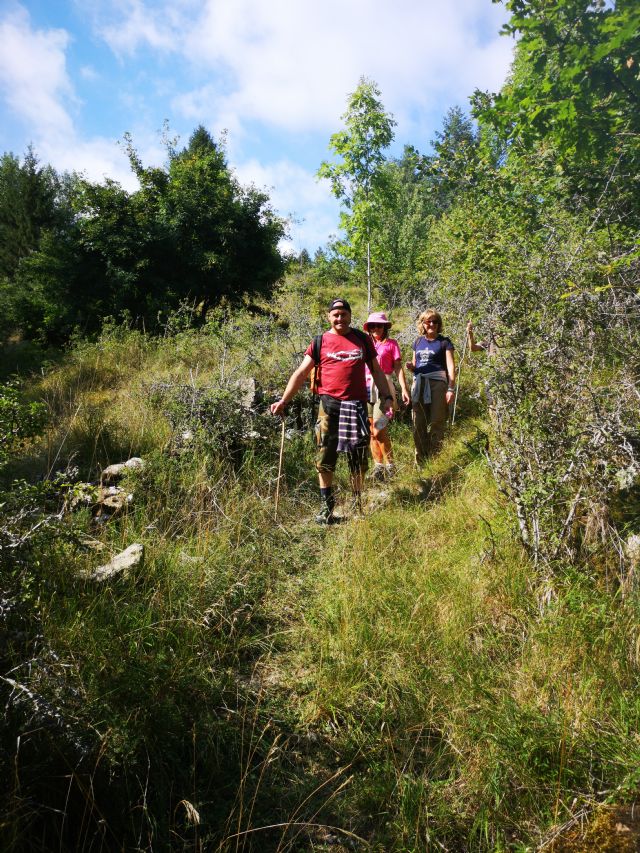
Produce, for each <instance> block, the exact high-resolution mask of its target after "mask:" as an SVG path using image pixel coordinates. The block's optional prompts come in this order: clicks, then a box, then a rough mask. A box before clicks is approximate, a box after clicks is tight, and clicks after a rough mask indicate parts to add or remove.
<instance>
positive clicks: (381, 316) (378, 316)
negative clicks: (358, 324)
mask: <svg viewBox="0 0 640 853" xmlns="http://www.w3.org/2000/svg"><path fill="white" fill-rule="evenodd" d="M376 323H377V324H378V325H380V323H382V324H384V325H385V326H388V328H391V327H392V326H393V323H392V322H391V320H389V319H388V318H387V315H386V314H385V313H384V311H374V312H373V314H369V316H368V317H367V322H366V323H363V324H362V328H363V329H364V331H365V332H368V331H369V326H370V325H374V326H375V324H376Z"/></svg>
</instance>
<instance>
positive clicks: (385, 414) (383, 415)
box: [362, 311, 411, 482]
mask: <svg viewBox="0 0 640 853" xmlns="http://www.w3.org/2000/svg"><path fill="white" fill-rule="evenodd" d="M362 328H363V329H364V331H365V332H368V333H369V335H371V340H372V341H373V345H374V346H375V348H376V353H377V355H378V362H379V363H380V367H381V368H382V372H383V373H384V374H385V375H386V377H387V382H388V383H389V393H390V394H391V395H392V396H393V409H397V404H396V389H395V385H394V384H393V381H392V379H391V377H392V376H393V374H394V373H395V374H396V376H397V377H398V381H399V383H400V388H401V390H402V402H403V403H404V404H405V406H408V405H409V403H410V401H411V397H410V396H409V390H408V388H407V381H406V379H405V376H404V370H403V367H402V354H401V352H400V347H399V346H398V342H397V341H396V340H394V339H393V338H390V337H389V329H390V328H391V322H390V321H389V320H388V318H387V315H386V314H385V313H384V311H374V313H373V314H369V316H368V318H367V322H366V323H364V324H363V326H362ZM367 388H368V391H369V424H370V425H371V445H370V446H371V455H372V456H373V460H374V462H375V468H374V470H373V479H374V480H376V481H378V482H380V481H382V480H384V479H385V478H386V477H393V475H394V474H395V466H394V464H393V451H392V450H391V439H390V438H389V427H388V423H389V420H390V418H391V417H393V409H389V410H385V409H384V405H385V403H384V401H381V400H380V395H379V394H378V390H377V388H376V386H375V385H374V383H373V381H372V378H371V374H370V373H369V369H368V368H367Z"/></svg>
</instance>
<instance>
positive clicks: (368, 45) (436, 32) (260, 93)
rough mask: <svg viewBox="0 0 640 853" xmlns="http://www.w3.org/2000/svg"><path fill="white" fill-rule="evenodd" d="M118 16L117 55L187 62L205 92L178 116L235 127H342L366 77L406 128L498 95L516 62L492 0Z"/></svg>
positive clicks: (114, 28) (265, 5)
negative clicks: (148, 52) (155, 53)
mask: <svg viewBox="0 0 640 853" xmlns="http://www.w3.org/2000/svg"><path fill="white" fill-rule="evenodd" d="M96 2H98V0H96ZM101 2H102V3H104V0H101ZM105 8H108V9H109V10H110V12H111V14H114V4H113V3H109V4H106V6H105ZM115 13H116V16H117V19H116V20H113V22H112V23H111V24H110V25H109V26H108V27H103V28H102V34H103V36H104V37H105V38H106V39H107V40H108V42H109V44H110V45H111V47H112V49H113V50H114V51H116V52H117V53H119V54H122V52H123V51H129V52H131V51H134V50H135V49H136V48H138V47H140V46H141V45H147V46H151V47H154V48H157V49H158V50H161V51H167V50H172V51H178V52H179V53H181V55H182V58H183V60H184V61H185V62H187V63H189V65H190V67H191V72H190V76H194V77H198V76H199V78H200V82H199V83H198V84H197V85H196V86H194V87H192V88H191V89H190V90H189V91H184V92H183V93H182V94H181V95H179V96H177V97H176V98H175V99H174V102H173V103H174V106H175V107H176V108H177V109H179V110H180V111H181V113H182V115H183V116H184V117H186V118H194V117H196V116H202V115H206V116H210V117H211V122H212V123H214V124H216V125H218V126H221V125H222V126H225V127H230V128H235V127H237V128H240V127H241V126H242V124H243V123H245V122H247V121H258V122H264V123H266V124H268V125H271V126H273V127H277V128H281V129H284V130H288V131H301V130H305V131H313V130H323V131H326V130H327V129H330V128H335V126H336V124H337V121H338V119H339V116H340V115H341V114H342V113H343V112H344V110H345V102H346V95H347V93H348V92H351V91H353V89H354V88H355V87H356V85H357V83H358V80H359V78H360V76H361V75H365V76H367V77H370V78H373V79H374V80H376V82H377V83H378V85H379V86H380V88H381V90H382V94H383V102H384V104H385V106H386V108H387V109H388V110H390V111H391V112H394V113H395V114H396V115H397V116H398V117H400V118H402V117H403V116H409V115H411V114H414V113H415V112H416V110H423V111H429V112H433V111H437V110H440V112H443V111H444V110H445V109H446V108H447V107H448V106H451V105H453V104H463V103H464V102H465V101H466V98H467V97H468V96H469V95H470V94H471V92H472V91H473V89H474V88H476V87H478V88H488V89H493V90H496V89H498V88H499V87H500V85H501V84H502V81H503V80H504V77H505V75H506V72H507V70H508V67H509V64H510V61H511V42H510V41H509V40H507V39H505V38H503V37H500V36H498V35H497V33H498V30H499V28H500V25H501V23H502V22H503V21H504V20H505V18H506V13H505V10H504V9H503V8H502V7H501V6H498V5H495V4H491V3H490V2H488V0H453V2H448V3H443V2H442V0H396V2H395V3H393V4H391V3H389V2H388V0H323V2H322V3H319V2H318V0H296V2H292V0H269V2H265V0H171V2H168V3H166V4H165V5H162V4H158V3H149V4H148V5H147V6H145V5H144V0H119V2H118V3H116V4H115Z"/></svg>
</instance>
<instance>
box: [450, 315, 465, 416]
mask: <svg viewBox="0 0 640 853" xmlns="http://www.w3.org/2000/svg"><path fill="white" fill-rule="evenodd" d="M468 340H469V332H467V331H465V335H464V344H463V346H462V355H461V356H460V364H459V365H458V381H457V382H456V394H455V397H454V398H453V413H452V415H451V426H453V425H454V423H455V421H456V405H457V403H458V391H459V390H460V373H461V372H462V362H463V361H464V355H465V353H466V351H467V341H468Z"/></svg>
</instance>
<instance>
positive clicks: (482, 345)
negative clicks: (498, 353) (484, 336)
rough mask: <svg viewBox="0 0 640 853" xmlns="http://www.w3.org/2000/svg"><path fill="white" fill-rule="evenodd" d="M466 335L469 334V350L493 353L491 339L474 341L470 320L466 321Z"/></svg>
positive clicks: (493, 346) (493, 347)
mask: <svg viewBox="0 0 640 853" xmlns="http://www.w3.org/2000/svg"><path fill="white" fill-rule="evenodd" d="M467 335H468V336H469V349H470V350H471V352H489V353H490V354H491V355H493V351H494V349H495V345H492V341H491V340H483V341H476V338H475V335H474V334H473V323H472V322H471V320H469V322H468V323H467Z"/></svg>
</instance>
